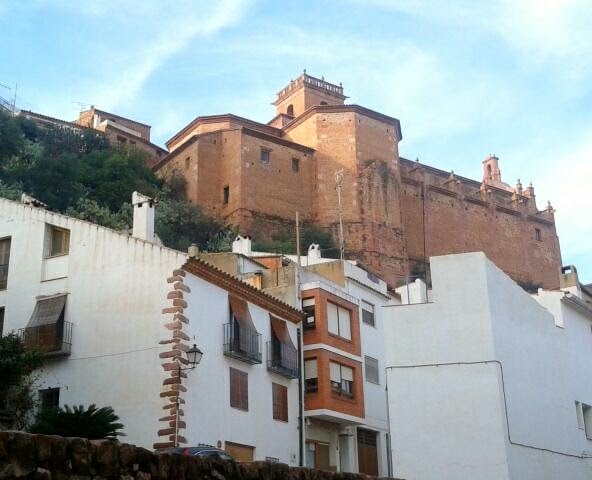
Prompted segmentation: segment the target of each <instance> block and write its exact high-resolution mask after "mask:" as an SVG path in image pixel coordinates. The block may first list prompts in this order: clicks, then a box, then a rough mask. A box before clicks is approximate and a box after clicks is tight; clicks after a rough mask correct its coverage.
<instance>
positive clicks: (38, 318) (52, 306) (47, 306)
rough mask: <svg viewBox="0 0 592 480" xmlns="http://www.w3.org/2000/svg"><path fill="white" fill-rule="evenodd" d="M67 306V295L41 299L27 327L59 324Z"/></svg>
mask: <svg viewBox="0 0 592 480" xmlns="http://www.w3.org/2000/svg"><path fill="white" fill-rule="evenodd" d="M65 306H66V294H63V295H54V296H52V297H48V298H39V299H38V300H37V304H36V305H35V310H33V314H32V315H31V318H30V319H29V323H28V324H27V327H38V326H40V325H51V324H55V323H57V322H58V320H59V319H60V317H61V316H62V313H63V312H64V308H65Z"/></svg>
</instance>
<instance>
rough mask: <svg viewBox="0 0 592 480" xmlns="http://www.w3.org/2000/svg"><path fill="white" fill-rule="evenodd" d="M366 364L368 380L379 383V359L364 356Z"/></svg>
mask: <svg viewBox="0 0 592 480" xmlns="http://www.w3.org/2000/svg"><path fill="white" fill-rule="evenodd" d="M364 365H365V367H366V381H367V382H370V383H376V384H379V383H380V382H379V377H378V360H377V359H376V358H372V357H368V356H364Z"/></svg>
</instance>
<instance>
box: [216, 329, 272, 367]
mask: <svg viewBox="0 0 592 480" xmlns="http://www.w3.org/2000/svg"><path fill="white" fill-rule="evenodd" d="M224 355H226V356H227V357H232V358H236V359H237V360H242V361H243V362H247V363H250V364H255V363H261V362H262V361H263V360H262V354H261V334H260V333H258V332H257V331H256V330H253V329H250V328H247V327H245V326H244V325H241V324H239V323H238V322H232V323H226V324H225V325H224Z"/></svg>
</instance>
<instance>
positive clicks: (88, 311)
mask: <svg viewBox="0 0 592 480" xmlns="http://www.w3.org/2000/svg"><path fill="white" fill-rule="evenodd" d="M46 224H52V225H56V226H59V227H62V228H66V229H69V230H70V251H69V254H68V255H66V256H62V257H57V258H52V259H47V260H45V259H44V258H43V257H44V242H45V230H46ZM7 236H10V237H11V239H12V240H11V251H10V265H9V272H8V288H7V289H6V290H4V291H0V305H3V306H5V321H4V332H5V333H7V332H9V331H11V330H16V329H18V328H22V327H25V326H26V325H27V323H28V321H29V319H30V317H31V314H32V312H33V309H34V308H35V303H36V297H37V296H40V295H51V294H56V293H67V294H68V297H67V301H66V311H65V320H66V321H67V322H71V323H72V324H73V328H72V349H71V354H70V355H69V356H67V357H58V358H51V359H48V360H47V362H46V364H45V366H44V367H43V370H42V372H41V375H40V378H39V388H40V389H41V388H50V387H51V388H54V387H59V388H60V404H61V405H64V404H70V405H72V404H83V405H89V404H91V403H95V404H97V405H98V406H106V405H110V406H112V407H113V408H114V409H115V412H116V413H117V414H118V415H119V416H120V418H121V421H122V423H123V424H124V426H125V428H124V431H125V433H126V434H127V436H126V437H125V440H126V441H127V442H130V443H135V444H137V445H141V446H144V447H148V448H151V447H152V443H153V442H154V441H155V440H156V438H155V437H156V431H157V429H158V428H159V426H158V422H157V419H158V416H159V414H160V410H161V404H160V399H159V394H160V388H161V387H160V385H161V377H160V375H161V374H160V370H161V368H160V360H159V358H158V353H159V351H161V350H162V349H163V348H162V347H160V346H159V345H158V341H159V340H160V339H161V328H162V327H161V325H162V315H161V314H160V311H161V309H162V308H163V307H164V306H165V302H166V294H167V292H168V291H169V288H170V287H169V285H167V283H166V278H167V277H168V276H169V275H170V274H171V272H172V271H173V270H174V269H175V268H179V267H180V266H181V265H182V264H183V263H184V262H185V255H184V254H182V253H181V252H176V251H174V250H170V249H166V248H163V247H159V246H155V245H153V244H150V243H146V242H143V241H140V240H136V239H134V238H131V237H129V236H128V235H123V234H120V233H118V232H115V231H113V230H109V229H106V228H102V227H99V226H97V225H93V224H90V223H88V222H83V221H79V220H76V219H73V218H69V217H66V216H63V215H58V214H53V213H50V212H47V211H45V210H43V209H37V208H32V207H29V206H25V205H21V204H18V203H15V202H11V201H8V200H4V199H0V238H1V237H7Z"/></svg>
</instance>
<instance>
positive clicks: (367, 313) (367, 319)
mask: <svg viewBox="0 0 592 480" xmlns="http://www.w3.org/2000/svg"><path fill="white" fill-rule="evenodd" d="M362 321H363V322H364V323H366V324H367V325H372V326H374V325H375V320H374V305H372V304H371V303H368V302H366V301H364V300H362Z"/></svg>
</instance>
